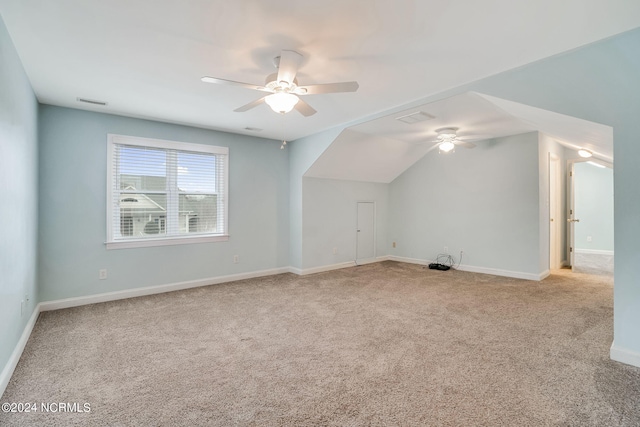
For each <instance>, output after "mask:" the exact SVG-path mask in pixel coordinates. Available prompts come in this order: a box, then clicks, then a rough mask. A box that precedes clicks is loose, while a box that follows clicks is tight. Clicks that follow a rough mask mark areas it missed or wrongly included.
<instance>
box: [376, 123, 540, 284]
mask: <svg viewBox="0 0 640 427" xmlns="http://www.w3.org/2000/svg"><path fill="white" fill-rule="evenodd" d="M538 177H539V162H538V134H537V132H532V133H527V134H523V135H515V136H510V137H505V138H497V139H491V140H486V141H480V142H478V143H477V146H476V148H474V149H471V150H470V149H465V148H460V147H459V148H457V149H456V151H455V153H448V154H440V153H438V151H436V150H433V151H431V152H429V153H427V155H425V156H424V157H423V158H422V159H421V160H419V161H418V162H416V163H415V164H414V165H413V166H412V167H411V168H409V169H408V170H407V171H405V172H404V173H403V174H402V175H400V176H399V177H398V178H396V179H395V180H394V181H393V182H392V183H391V185H390V191H389V218H390V221H389V238H390V240H391V241H395V242H396V243H397V247H396V248H395V249H393V248H392V249H390V251H391V252H390V253H391V254H392V255H394V256H399V257H403V258H412V259H420V260H435V259H436V257H437V255H438V254H440V253H443V252H444V247H445V246H446V247H448V249H449V253H451V254H452V256H454V257H455V260H456V262H459V253H460V251H461V250H464V257H463V260H462V263H463V264H464V265H466V266H470V267H475V268H485V269H494V270H502V271H504V272H511V273H513V272H515V273H526V274H530V275H532V276H537V275H539V274H540V273H541V270H540V267H539V257H540V248H539V235H540V221H539V198H540V195H539V194H540V192H539V184H538Z"/></svg>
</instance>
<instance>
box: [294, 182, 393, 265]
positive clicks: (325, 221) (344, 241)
mask: <svg viewBox="0 0 640 427" xmlns="http://www.w3.org/2000/svg"><path fill="white" fill-rule="evenodd" d="M388 193H389V185H388V184H376V183H369V182H356V181H344V180H334V179H322V178H304V180H303V227H302V230H303V231H302V236H303V241H302V246H303V251H302V254H303V255H302V265H303V269H307V268H313V267H320V266H328V265H333V264H339V263H343V262H348V261H353V260H355V259H356V224H357V216H356V213H357V210H356V207H357V206H356V204H357V202H375V212H376V215H375V233H376V256H377V257H380V256H384V255H387V253H388V251H387V246H388V245H387V223H388V221H387V205H388ZM333 248H337V250H338V253H337V254H333Z"/></svg>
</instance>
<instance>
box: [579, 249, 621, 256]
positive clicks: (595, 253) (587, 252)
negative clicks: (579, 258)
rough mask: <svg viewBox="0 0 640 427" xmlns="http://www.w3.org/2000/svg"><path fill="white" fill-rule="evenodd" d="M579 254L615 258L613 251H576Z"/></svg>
mask: <svg viewBox="0 0 640 427" xmlns="http://www.w3.org/2000/svg"><path fill="white" fill-rule="evenodd" d="M575 251H576V252H575V253H577V254H590V255H608V256H613V251H604V250H600V249H578V248H576V249H575Z"/></svg>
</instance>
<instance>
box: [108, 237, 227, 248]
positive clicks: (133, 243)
mask: <svg viewBox="0 0 640 427" xmlns="http://www.w3.org/2000/svg"><path fill="white" fill-rule="evenodd" d="M228 240H229V235H227V234H225V235H219V236H184V237H166V238H162V239H144V240H140V239H131V240H114V241H112V242H105V245H106V247H107V249H109V250H111V249H129V248H148V247H151V246H170V245H188V244H192V243H209V242H226V241H228Z"/></svg>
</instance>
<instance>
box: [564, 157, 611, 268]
mask: <svg viewBox="0 0 640 427" xmlns="http://www.w3.org/2000/svg"><path fill="white" fill-rule="evenodd" d="M586 162H595V163H599V164H601V165H602V166H604V167H607V168H609V169H612V170H613V163H611V162H607V161H605V160H600V159H594V158H593V157H589V158H586V159H582V158H581V159H569V160H567V224H568V225H567V254H568V258H569V265H570V266H571V270H572V271H573V268H574V264H575V263H574V255H575V251H574V250H573V248H575V246H576V245H575V241H574V240H575V223H576V221H575V220H576V219H577V220H578V221H579V220H580V219H579V218H576V211H575V210H576V198H575V183H574V177H575V173H574V166H575V164H576V163H586ZM614 185H615V177H614ZM614 197H615V196H614Z"/></svg>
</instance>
